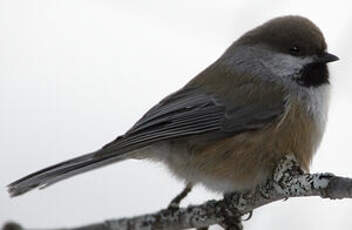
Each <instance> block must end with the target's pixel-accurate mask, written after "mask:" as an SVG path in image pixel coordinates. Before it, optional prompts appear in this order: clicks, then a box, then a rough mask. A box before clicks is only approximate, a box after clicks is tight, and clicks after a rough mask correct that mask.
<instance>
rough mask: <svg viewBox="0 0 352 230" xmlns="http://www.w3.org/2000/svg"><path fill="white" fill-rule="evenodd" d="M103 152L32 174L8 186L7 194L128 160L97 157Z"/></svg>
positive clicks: (46, 185) (49, 183) (40, 186)
mask: <svg viewBox="0 0 352 230" xmlns="http://www.w3.org/2000/svg"><path fill="white" fill-rule="evenodd" d="M103 151H104V150H103V149H101V150H98V151H96V152H92V153H88V154H85V155H83V156H80V157H76V158H73V159H70V160H67V161H64V162H62V163H59V164H56V165H53V166H50V167H47V168H44V169H42V170H40V171H37V172H34V173H32V174H30V175H28V176H26V177H23V178H21V179H19V180H17V181H15V182H13V183H11V184H9V185H8V186H7V187H8V192H9V193H10V195H11V197H14V196H18V195H21V194H24V193H26V192H28V191H30V190H32V189H34V188H37V187H39V189H43V188H46V187H48V186H49V185H52V184H54V183H56V182H59V181H61V180H64V179H67V178H69V177H72V176H75V175H78V174H81V173H84V172H87V171H90V170H92V169H96V168H99V167H102V166H105V165H108V164H111V163H114V162H117V161H121V160H125V159H127V158H128V153H122V154H118V155H110V156H105V157H97V155H99V154H100V153H101V152H103Z"/></svg>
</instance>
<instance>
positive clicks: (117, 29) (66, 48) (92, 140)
mask: <svg viewBox="0 0 352 230" xmlns="http://www.w3.org/2000/svg"><path fill="white" fill-rule="evenodd" d="M287 14H299V15H303V16H306V17H308V18H310V19H311V20H313V21H314V22H315V23H316V24H317V25H318V26H319V27H320V28H321V29H322V31H323V32H324V34H325V36H326V39H327V42H328V44H329V50H330V52H332V53H335V54H336V55H338V56H339V57H340V58H341V61H339V62H336V63H333V64H331V76H332V84H333V87H334V89H333V93H332V96H333V97H332V102H331V103H332V106H331V110H330V120H329V123H328V129H327V133H326V135H325V137H324V140H323V144H322V146H321V147H320V149H319V151H318V153H317V155H316V157H315V159H314V163H313V165H312V171H313V172H316V171H331V172H334V173H335V174H338V175H345V176H352V167H351V164H352V156H351V147H350V143H351V141H352V132H351V131H350V130H351V129H352V123H351V117H352V103H351V100H352V58H351V53H352V42H351V39H352V31H351V29H352V20H351V19H352V16H351V6H350V5H348V1H344V2H343V1H336V0H335V1H325V2H324V1H319V2H318V1H306V0H302V1H300V0H293V1H279V0H277V1H244V0H243V1H233V0H231V1H230V0H229V1H225V0H217V1H210V0H183V1H181V0H178V1H165V0H149V1H142V0H141V1H136V0H115V1H112V0H111V1H108V0H104V1H103V0H100V1H98V0H85V1H84V0H77V1H76V0H61V1H54V0H41V1H40V0H38V1H34V0H0V127H1V129H0V147H1V149H0V151H1V153H0V156H1V160H0V224H1V223H4V222H5V221H7V220H15V221H18V222H20V223H21V224H23V225H24V226H26V227H32V228H33V227H62V226H67V227H69V226H76V225H81V224H87V223H91V222H96V221H102V220H104V219H108V218H114V217H122V216H132V215H136V214H142V213H147V212H152V211H157V210H159V209H160V208H163V207H165V206H166V205H167V203H168V202H169V201H170V200H171V198H172V197H173V196H175V195H176V194H177V193H178V192H179V191H180V190H181V189H182V184H181V183H180V182H177V181H176V179H175V178H173V177H172V176H171V175H170V174H169V173H168V172H167V171H166V170H165V169H164V168H163V167H162V166H161V165H157V164H152V163H148V162H137V161H127V162H123V163H121V164H118V165H114V166H111V167H107V168H104V169H100V170H97V171H94V172H90V173H87V174H84V175H81V176H78V177H75V178H72V179H70V180H67V181H64V182H62V183H59V184H57V185H55V186H52V187H50V188H48V189H46V190H42V191H34V192H31V193H28V194H26V195H24V196H21V197H18V198H14V199H10V198H9V197H8V195H7V193H6V188H5V186H6V184H8V183H9V182H11V181H13V180H15V179H18V178H19V177H21V176H24V175H26V174H27V173H30V172H33V171H35V170H38V169H40V168H42V167H45V166H48V165H50V164H53V163H57V162H59V161H62V160H66V159H68V158H70V157H73V156H77V155H79V154H83V153H86V152H89V151H92V150H95V149H97V148H99V147H101V146H102V145H103V144H105V143H107V142H108V141H110V140H112V139H114V138H115V137H116V136H117V135H120V134H123V132H124V131H126V130H127V129H128V128H129V127H130V126H131V125H133V123H134V122H135V121H136V120H137V119H138V118H140V116H142V115H143V113H144V112H145V111H146V110H147V109H148V108H150V107H151V106H152V105H154V104H155V103H157V102H158V101H159V100H160V99H162V98H163V97H164V96H166V95H167V94H169V93H171V92H173V91H175V90H176V89H178V88H180V87H182V86H183V85H184V84H185V83H186V82H187V81H188V80H190V79H191V78H192V77H193V76H195V75H196V74H197V73H198V72H200V71H201V70H202V69H204V68H205V67H206V66H208V65H209V64H210V63H211V62H212V61H214V60H215V59H216V58H218V57H219V55H221V53H222V52H223V51H224V50H225V49H226V48H227V47H228V46H229V45H230V44H231V42H232V41H233V40H235V39H236V38H238V37H239V36H240V35H241V34H242V33H244V32H246V31H247V30H248V29H251V28H253V27H255V26H257V25H259V24H261V23H263V22H265V21H266V20H268V19H271V18H273V17H275V16H279V15H287ZM217 197H219V195H216V194H212V193H208V192H206V190H204V189H202V188H197V189H195V191H194V192H193V193H192V194H191V196H190V197H189V198H188V199H187V200H186V202H185V205H186V204H189V203H193V204H195V203H200V202H202V201H204V200H206V199H209V198H217ZM351 212H352V201H350V200H343V201H329V200H322V199H319V198H299V199H290V200H288V201H286V202H276V203H274V204H271V205H268V206H266V207H264V208H260V209H258V210H256V211H255V212H254V216H253V218H252V219H251V220H250V221H248V222H246V223H245V227H246V228H245V229H248V230H251V229H253V230H254V229H272V230H276V229H320V230H323V229H351V226H352V218H351Z"/></svg>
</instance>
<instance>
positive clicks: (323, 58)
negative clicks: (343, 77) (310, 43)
mask: <svg viewBox="0 0 352 230" xmlns="http://www.w3.org/2000/svg"><path fill="white" fill-rule="evenodd" d="M338 60H340V58H339V57H338V56H336V55H333V54H330V53H323V55H319V56H318V57H317V59H316V62H317V63H328V62H334V61H338Z"/></svg>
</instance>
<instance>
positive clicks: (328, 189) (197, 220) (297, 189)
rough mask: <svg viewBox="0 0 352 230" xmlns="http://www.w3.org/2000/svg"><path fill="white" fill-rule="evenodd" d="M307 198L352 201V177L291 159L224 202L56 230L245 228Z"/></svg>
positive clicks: (16, 228) (13, 229)
mask: <svg viewBox="0 0 352 230" xmlns="http://www.w3.org/2000/svg"><path fill="white" fill-rule="evenodd" d="M305 196H320V197H322V198H330V199H343V198H352V178H345V177H338V176H334V175H333V174H331V173H316V174H306V173H303V171H302V170H301V169H300V168H299V166H298V164H297V162H296V160H295V158H294V157H292V156H287V157H285V158H284V159H282V160H281V162H280V163H279V165H278V166H277V168H276V169H275V171H274V173H273V177H272V179H270V180H268V181H267V183H266V184H264V185H260V186H257V188H256V189H255V190H254V191H251V192H247V193H236V192H235V193H231V194H226V195H225V196H224V199H222V200H218V201H215V200H210V201H207V202H205V203H203V204H201V205H192V206H188V207H187V208H178V207H172V206H170V207H169V208H167V209H163V210H160V211H158V212H155V213H152V214H146V215H141V216H136V217H132V218H121V219H113V220H107V221H104V222H102V223H97V224H91V225H86V226H82V227H76V228H58V229H52V230H147V229H163V230H164V229H165V230H176V229H187V228H197V229H206V228H207V227H208V226H211V225H214V224H219V225H221V226H222V227H223V228H225V229H242V225H241V217H242V216H243V215H245V214H248V213H251V212H252V211H253V210H254V209H256V208H258V207H261V206H264V205H266V204H269V203H271V202H275V201H278V200H281V199H288V198H290V197H305ZM25 229H26V228H23V227H21V226H20V225H18V224H16V223H8V224H6V225H5V226H4V227H3V230H25ZM31 229H33V228H31Z"/></svg>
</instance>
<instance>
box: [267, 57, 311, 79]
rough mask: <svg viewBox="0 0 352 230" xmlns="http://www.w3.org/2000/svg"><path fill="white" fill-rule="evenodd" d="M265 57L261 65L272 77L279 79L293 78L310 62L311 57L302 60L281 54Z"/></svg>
mask: <svg viewBox="0 0 352 230" xmlns="http://www.w3.org/2000/svg"><path fill="white" fill-rule="evenodd" d="M266 57H267V58H264V59H263V60H261V64H262V65H263V66H264V67H265V68H267V69H268V70H269V71H270V72H271V73H273V74H274V75H276V76H281V77H286V76H295V75H297V74H298V73H299V72H300V71H301V70H302V69H303V67H304V66H305V65H306V64H308V63H311V62H312V58H311V57H304V58H302V57H297V56H292V55H289V54H282V53H273V54H272V55H268V56H266ZM269 57H270V58H269Z"/></svg>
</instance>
